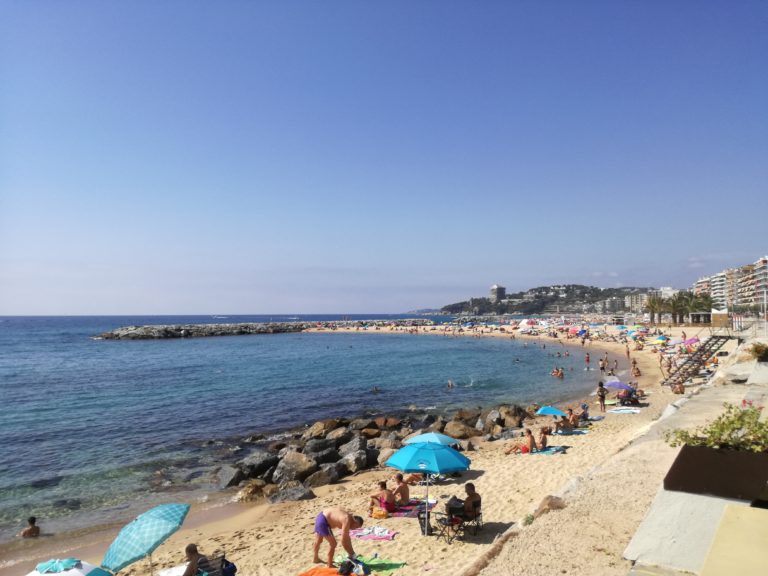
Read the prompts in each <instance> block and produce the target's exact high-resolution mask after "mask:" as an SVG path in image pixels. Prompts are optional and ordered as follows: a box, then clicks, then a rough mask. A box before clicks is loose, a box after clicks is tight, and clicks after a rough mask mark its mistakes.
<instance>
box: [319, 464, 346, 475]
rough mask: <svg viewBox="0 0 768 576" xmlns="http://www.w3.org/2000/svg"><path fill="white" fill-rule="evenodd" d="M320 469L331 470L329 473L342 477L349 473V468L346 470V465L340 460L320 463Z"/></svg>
mask: <svg viewBox="0 0 768 576" xmlns="http://www.w3.org/2000/svg"><path fill="white" fill-rule="evenodd" d="M320 470H331V472H329V474H330V475H333V474H336V476H338V477H339V478H342V477H344V476H346V475H347V474H349V470H347V466H346V465H345V464H343V463H342V462H341V461H339V462H328V463H327V464H320Z"/></svg>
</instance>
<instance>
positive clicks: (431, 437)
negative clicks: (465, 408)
mask: <svg viewBox="0 0 768 576" xmlns="http://www.w3.org/2000/svg"><path fill="white" fill-rule="evenodd" d="M418 442H427V443H430V444H443V445H445V446H450V445H451V444H458V443H459V441H458V440H456V438H451V437H450V436H446V435H445V434H440V433H438V432H427V433H426V434H419V435H418V436H414V437H413V438H408V440H405V441H404V442H403V444H416V443H418Z"/></svg>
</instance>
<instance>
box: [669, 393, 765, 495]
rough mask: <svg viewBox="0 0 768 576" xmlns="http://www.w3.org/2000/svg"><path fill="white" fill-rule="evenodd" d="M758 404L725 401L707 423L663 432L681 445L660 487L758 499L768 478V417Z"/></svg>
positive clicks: (670, 441) (672, 443)
mask: <svg viewBox="0 0 768 576" xmlns="http://www.w3.org/2000/svg"><path fill="white" fill-rule="evenodd" d="M761 411H762V407H756V406H752V405H751V403H748V402H745V403H743V407H738V406H734V405H733V404H725V412H724V413H723V414H721V415H720V416H718V417H717V418H716V419H715V420H713V421H712V422H710V423H709V424H707V425H705V426H703V427H701V428H697V429H695V430H693V431H689V430H680V429H677V430H671V431H669V432H667V433H666V434H665V435H664V438H665V440H666V441H667V442H668V443H669V444H670V445H671V446H682V447H683V448H682V450H681V451H680V453H679V454H678V455H677V458H676V459H675V462H674V464H672V467H671V468H670V469H669V472H668V473H667V476H666V477H665V478H664V488H666V489H667V490H677V491H680V492H688V493H691V494H706V495H711V496H719V497H722V498H735V499H738V500H746V501H750V502H756V501H759V500H761V498H762V497H761V494H762V492H763V491H764V490H765V487H766V483H768V422H761V421H760V414H761Z"/></svg>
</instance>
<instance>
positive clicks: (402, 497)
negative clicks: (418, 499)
mask: <svg viewBox="0 0 768 576" xmlns="http://www.w3.org/2000/svg"><path fill="white" fill-rule="evenodd" d="M394 479H395V482H396V483H397V487H396V488H395V489H394V490H393V491H392V493H393V494H394V495H395V505H396V506H405V505H406V504H408V502H410V501H411V494H410V488H408V484H406V483H405V480H403V475H402V474H400V473H399V472H398V473H397V474H395V478H394Z"/></svg>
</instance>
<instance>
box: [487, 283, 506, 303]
mask: <svg viewBox="0 0 768 576" xmlns="http://www.w3.org/2000/svg"><path fill="white" fill-rule="evenodd" d="M506 297H507V289H506V288H504V286H499V285H498V284H494V285H493V286H491V295H490V297H489V299H490V301H491V302H492V303H493V304H496V303H498V302H501V301H502V300H504V298H506Z"/></svg>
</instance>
